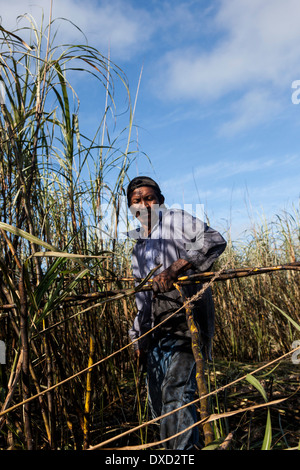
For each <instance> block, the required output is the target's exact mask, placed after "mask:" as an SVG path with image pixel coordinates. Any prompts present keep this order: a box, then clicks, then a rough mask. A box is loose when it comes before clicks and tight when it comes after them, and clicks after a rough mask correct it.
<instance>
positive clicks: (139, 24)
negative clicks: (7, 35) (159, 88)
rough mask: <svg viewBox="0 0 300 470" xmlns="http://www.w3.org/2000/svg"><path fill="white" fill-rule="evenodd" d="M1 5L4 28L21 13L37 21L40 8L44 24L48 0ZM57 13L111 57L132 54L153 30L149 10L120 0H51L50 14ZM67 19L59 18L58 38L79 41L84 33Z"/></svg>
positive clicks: (1, 0) (0, 0) (55, 15)
mask: <svg viewBox="0 0 300 470" xmlns="http://www.w3.org/2000/svg"><path fill="white" fill-rule="evenodd" d="M1 6H2V8H1V17H2V25H3V26H4V27H5V28H6V29H10V28H13V27H14V25H15V20H16V17H17V16H18V15H22V14H24V13H29V14H31V15H32V16H33V17H34V19H35V20H36V21H37V23H38V25H39V23H40V18H41V15H42V12H44V15H45V19H44V24H45V25H46V24H47V21H48V18H49V6H50V1H49V0H28V1H24V0H14V2H13V3H8V2H7V1H5V0H0V7H1ZM58 17H62V18H66V19H68V20H69V21H70V22H73V23H74V24H75V25H76V26H77V27H78V28H80V29H81V30H82V31H83V33H84V34H85V35H86V36H87V38H88V42H89V44H90V45H92V46H94V47H97V48H99V50H100V51H101V52H102V53H103V54H104V55H106V54H107V51H108V48H110V50H111V57H112V59H113V60H116V59H120V58H122V60H128V59H130V58H132V56H133V55H134V54H136V53H137V52H139V51H140V50H143V48H145V47H146V45H147V43H148V40H149V38H150V36H151V34H152V31H153V25H152V22H151V21H150V20H149V13H148V12H147V11H146V10H145V9H142V8H133V7H132V6H131V5H130V3H128V2H123V1H122V0H110V1H109V2H108V1H105V0H103V1H96V0H85V1H84V2H82V1H80V0H63V1H59V0H54V1H53V14H52V18H58ZM70 22H65V21H64V22H60V27H59V33H58V41H60V42H61V41H62V42H63V43H72V42H73V43H74V42H77V43H82V42H83V41H84V37H83V36H82V34H81V33H80V32H79V31H78V29H76V28H75V27H74V26H73V25H72V24H71V23H70ZM22 24H23V25H24V24H25V23H24V21H23V22H22ZM56 24H57V25H58V23H56ZM54 28H55V27H54Z"/></svg>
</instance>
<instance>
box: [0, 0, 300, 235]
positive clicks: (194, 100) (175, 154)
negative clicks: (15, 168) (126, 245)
mask: <svg viewBox="0 0 300 470" xmlns="http://www.w3.org/2000/svg"><path fill="white" fill-rule="evenodd" d="M49 3H50V2H49V1H48V0H32V1H28V0H13V1H12V2H10V3H9V4H8V3H7V1H4V0H0V7H2V8H1V17H2V24H3V26H4V27H7V28H9V27H11V26H12V25H13V24H14V21H15V18H16V16H17V15H19V14H22V13H25V12H29V13H31V14H32V15H33V16H34V17H35V18H36V19H37V21H38V20H39V18H40V15H41V8H39V7H37V5H40V6H42V7H43V8H44V10H45V14H46V16H47V14H48V13H47V12H48V10H49ZM53 3H54V4H53V17H58V16H63V17H66V18H68V19H70V20H72V21H73V22H74V23H75V24H76V25H78V26H79V27H80V28H81V29H82V30H83V31H84V33H85V34H86V36H87V38H88V41H89V44H90V45H92V46H94V47H97V48H98V49H99V50H100V51H101V52H102V53H103V54H104V55H107V51H108V48H109V49H110V56H111V59H112V60H113V61H114V62H115V63H116V64H117V65H118V66H119V67H121V68H122V69H123V71H124V72H125V74H126V75H127V77H128V80H129V86H130V91H131V95H132V97H133V99H134V97H135V94H136V90H137V87H138V83H139V79H140V76H141V82H140V86H139V92H138V96H137V104H136V112H135V117H134V122H135V125H136V126H137V127H136V130H135V134H134V137H135V138H137V139H138V147H139V149H140V151H141V155H140V157H139V158H138V159H137V161H136V163H135V164H134V165H133V166H132V168H131V173H130V174H131V176H132V177H133V176H136V175H137V174H147V175H149V176H152V177H154V178H156V179H157V181H158V182H159V183H160V185H161V188H162V190H163V192H164V194H165V197H166V201H167V203H168V204H169V205H173V204H177V205H181V206H183V205H184V204H197V203H202V204H204V210H205V212H206V213H207V216H208V218H209V220H210V223H211V225H212V226H213V227H215V228H217V229H220V230H221V231H222V232H223V231H224V230H226V229H227V228H228V227H229V226H230V228H231V231H232V236H233V238H234V239H239V238H241V237H243V232H244V230H245V229H246V228H248V227H250V226H251V214H252V215H253V217H254V218H256V219H261V217H262V216H265V217H267V218H268V219H272V218H273V217H274V216H275V215H276V214H280V213H281V211H283V210H288V211H290V210H291V207H292V205H293V204H294V205H296V206H298V207H299V195H300V189H299V188H300V184H299V183H300V158H299V155H300V104H297V101H298V100H297V99H295V98H298V97H300V93H299V95H297V88H292V84H293V83H294V82H295V81H296V80H300V28H299V24H300V2H299V0H242V1H241V0H213V1H205V0H191V1H189V0H172V1H171V0H169V1H166V0H147V1H146V0H140V1H137V0H126V1H125V0H109V1H101V0H85V2H82V1H78V0H60V1H58V0H54V2H53ZM61 38H62V42H72V43H76V42H82V36H81V35H80V34H79V32H78V30H76V29H75V28H74V27H71V25H67V24H65V25H64V27H63V28H61V29H60V32H59V36H58V39H61ZM80 85H82V89H81V90H80V92H81V95H80V96H81V99H82V107H83V113H84V117H85V119H86V125H87V126H88V125H89V123H92V122H93V121H95V120H96V119H97V118H99V107H98V106H97V100H96V101H95V100H94V99H92V100H91V99H88V98H89V97H90V96H91V92H92V91H91V89H89V90H88V94H86V88H87V87H85V86H84V83H81V84H80ZM296 85H297V84H296V83H295V86H296ZM297 86H298V85H297ZM299 89H300V87H299ZM118 92H119V91H118V90H117V93H118ZM293 93H294V95H293ZM293 97H294V99H292V98H293ZM116 101H117V104H118V106H120V108H119V109H118V110H119V111H122V109H124V108H125V104H124V103H125V94H124V93H122V92H120V94H119V95H118V94H117V96H116ZM121 125H122V119H121ZM143 152H144V153H145V154H147V155H148V156H149V158H150V159H151V165H150V164H149V162H148V160H147V158H145V157H144V156H143Z"/></svg>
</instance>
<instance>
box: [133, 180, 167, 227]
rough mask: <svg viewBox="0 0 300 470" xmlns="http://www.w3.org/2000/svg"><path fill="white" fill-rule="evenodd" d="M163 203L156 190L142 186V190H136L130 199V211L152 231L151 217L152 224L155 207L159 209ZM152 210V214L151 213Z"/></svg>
mask: <svg viewBox="0 0 300 470" xmlns="http://www.w3.org/2000/svg"><path fill="white" fill-rule="evenodd" d="M160 203H161V201H160V200H159V197H158V195H157V193H156V191H155V189H154V188H151V187H150V186H142V187H141V188H137V189H135V190H134V191H133V192H132V194H131V197H130V211H131V213H132V214H133V215H134V216H135V217H137V218H138V219H139V221H140V222H141V224H142V225H143V226H144V227H147V228H148V229H150V227H151V216H152V224H153V221H154V220H153V218H154V217H155V213H154V211H153V209H154V207H155V206H156V207H158V206H159V204H160ZM151 210H152V212H151Z"/></svg>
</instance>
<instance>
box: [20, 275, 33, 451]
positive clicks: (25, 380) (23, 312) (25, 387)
mask: <svg viewBox="0 0 300 470" xmlns="http://www.w3.org/2000/svg"><path fill="white" fill-rule="evenodd" d="M19 294H20V336H21V345H22V353H23V356H22V357H23V360H22V391H23V400H27V399H28V398H29V396H30V391H29V341H28V328H27V326H28V325H27V323H28V322H27V319H28V309H27V299H26V293H25V285H24V268H23V269H22V272H21V277H20V281H19ZM23 419H24V434H25V437H26V443H27V450H32V448H33V440H32V431H31V418H30V403H25V405H24V407H23Z"/></svg>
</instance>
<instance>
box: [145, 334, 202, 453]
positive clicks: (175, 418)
mask: <svg viewBox="0 0 300 470" xmlns="http://www.w3.org/2000/svg"><path fill="white" fill-rule="evenodd" d="M147 369H148V370H147V384H148V398H149V404H150V409H151V412H152V416H153V418H155V417H157V416H160V415H163V414H165V413H168V412H169V411H172V410H175V409H176V408H179V407H181V406H182V405H185V404H186V403H189V402H191V401H193V400H194V399H195V391H196V388H197V384H196V377H195V373H196V372H195V369H196V368H195V360H194V356H193V352H192V350H191V345H190V340H185V339H180V340H179V339H177V340H176V339H171V338H164V339H163V340H160V341H159V343H156V344H155V345H154V346H153V347H152V348H151V349H150V350H149V353H148V366H147ZM196 419H197V416H196V408H195V406H194V405H191V406H188V407H186V408H184V409H183V410H180V411H178V412H176V413H173V414H171V415H170V416H167V417H166V418H163V419H162V420H161V422H160V437H161V439H162V440H163V439H166V438H167V437H169V436H172V435H174V434H176V433H178V432H179V431H182V430H183V429H186V428H187V427H189V426H191V425H192V424H193V423H195V422H196ZM198 441H199V432H198V428H197V426H195V427H194V428H192V429H191V430H189V431H187V432H185V433H183V434H180V435H179V436H178V437H176V438H174V439H170V440H168V441H167V442H165V443H164V446H165V448H166V449H176V450H188V449H190V450H191V449H193V448H194V444H197V443H198Z"/></svg>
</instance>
